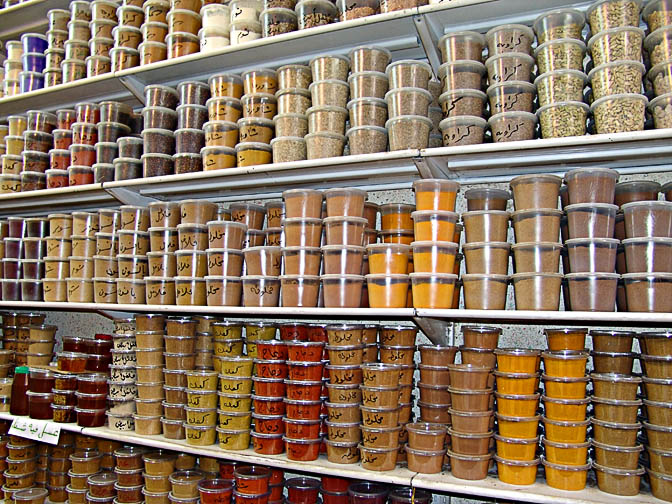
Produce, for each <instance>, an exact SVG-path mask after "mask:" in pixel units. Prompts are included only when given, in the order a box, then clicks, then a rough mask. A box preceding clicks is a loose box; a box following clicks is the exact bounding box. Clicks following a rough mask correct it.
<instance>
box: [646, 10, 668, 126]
mask: <svg viewBox="0 0 672 504" xmlns="http://www.w3.org/2000/svg"><path fill="white" fill-rule="evenodd" d="M671 14H672V11H671V10H670V5H669V4H668V3H667V2H665V1H664V0H658V1H656V2H649V3H647V4H646V6H645V7H644V9H642V18H643V20H644V22H645V23H646V24H647V25H648V27H649V36H648V37H647V38H646V39H645V40H644V46H645V47H646V48H647V51H650V52H649V58H650V59H651V69H650V70H649V73H648V74H647V77H648V79H649V81H651V84H652V85H653V93H654V95H655V98H654V99H652V100H651V103H649V111H650V112H651V115H653V124H654V126H655V127H656V128H669V127H670V120H671V118H672V116H670V110H669V104H670V98H671V95H670V93H672V74H671V73H670V63H671V62H670V54H669V52H668V50H669V49H668V48H669V47H670V45H669V43H670V42H669V39H668V36H667V34H669V32H670V25H671V24H672V15H671ZM654 35H655V36H654Z"/></svg>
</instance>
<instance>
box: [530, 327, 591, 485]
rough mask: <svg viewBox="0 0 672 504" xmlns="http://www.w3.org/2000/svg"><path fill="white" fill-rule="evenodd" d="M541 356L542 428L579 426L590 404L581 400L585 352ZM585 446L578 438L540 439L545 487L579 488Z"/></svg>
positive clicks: (583, 477)
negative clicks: (567, 440) (563, 440)
mask: <svg viewBox="0 0 672 504" xmlns="http://www.w3.org/2000/svg"><path fill="white" fill-rule="evenodd" d="M547 334H548V333H547ZM578 336H579V338H578V339H579V340H580V338H581V337H582V336H583V334H582V333H579V334H578ZM547 337H548V336H547ZM578 346H580V345H578ZM541 357H542V359H543V361H544V373H545V374H544V389H545V395H544V396H543V397H542V399H543V404H544V422H545V425H547V426H548V425H552V426H554V427H566V426H568V425H567V424H562V425H558V424H557V421H561V422H574V424H571V425H572V426H573V427H575V426H583V425H584V423H585V420H586V418H587V409H588V405H589V404H590V402H591V400H590V397H585V394H586V385H587V383H588V379H587V377H586V376H585V375H586V363H587V361H588V352H586V351H584V350H548V351H546V352H543V353H542V354H541ZM554 422H555V423H554ZM576 431H577V432H582V429H581V428H578V429H576ZM589 445H590V443H589V442H587V441H581V440H579V439H576V440H574V439H572V440H571V441H569V442H559V441H557V442H556V441H551V440H549V439H546V438H545V439H543V446H544V457H542V459H541V461H542V464H543V465H544V468H545V472H546V483H547V484H548V486H550V487H552V488H558V489H561V490H581V489H583V488H584V487H585V485H586V478H587V474H588V470H589V469H590V460H589V459H588V446H589Z"/></svg>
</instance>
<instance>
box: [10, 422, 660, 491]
mask: <svg viewBox="0 0 672 504" xmlns="http://www.w3.org/2000/svg"><path fill="white" fill-rule="evenodd" d="M14 418H16V417H15V416H14V415H11V414H9V413H0V419H3V420H13V419H14ZM59 425H60V426H61V429H62V430H66V431H71V432H77V433H80V434H84V435H87V436H93V437H98V438H103V439H111V440H115V441H121V442H123V443H132V444H139V445H143V446H149V447H152V448H160V449H165V450H173V451H180V452H184V453H191V454H194V455H202V456H206V457H215V458H219V459H224V460H233V461H237V462H244V463H249V464H263V465H267V466H271V467H278V468H281V469H285V470H289V471H296V472H307V473H315V474H316V475H320V474H327V475H331V476H339V477H343V478H353V479H365V480H369V481H376V482H380V483H387V484H391V485H403V486H413V487H415V488H423V489H427V490H430V491H433V492H447V493H450V494H461V495H464V496H468V497H471V498H473V497H486V498H494V499H498V500H501V499H507V500H513V501H518V502H537V503H542V504H612V503H613V502H614V499H615V498H616V497H615V496H613V495H610V494H606V493H603V492H601V491H599V490H598V489H597V488H594V487H592V486H591V487H588V488H586V489H585V490H582V491H579V492H567V491H562V490H555V489H553V488H551V487H549V486H548V485H546V484H545V483H544V482H543V481H541V480H539V481H537V482H536V483H534V484H533V485H529V486H513V485H507V484H505V483H501V482H500V481H499V480H498V479H497V478H496V476H492V475H490V476H488V478H486V479H484V480H479V481H467V480H460V479H458V478H455V477H454V476H452V475H451V474H450V473H449V472H445V471H444V472H442V473H440V474H420V473H416V472H412V471H409V470H408V469H406V468H402V467H398V468H396V469H394V470H393V471H385V472H375V471H367V470H366V469H363V468H362V467H361V466H360V465H359V464H333V463H331V462H329V461H327V460H326V455H320V457H319V458H318V459H317V460H315V461H313V462H296V461H291V460H288V459H287V458H286V456H285V454H281V455H259V454H257V453H254V451H253V450H252V449H247V450H240V451H226V450H222V449H220V448H219V446H218V445H217V444H214V445H210V446H192V445H188V444H187V443H186V441H184V440H180V441H178V440H170V439H165V438H164V437H163V436H140V435H138V434H135V433H126V432H117V431H113V430H110V429H109V428H107V427H95V428H91V427H79V426H77V425H75V424H66V423H62V424H59ZM618 501H619V502H625V503H644V504H648V503H651V504H655V503H658V502H661V501H659V500H658V499H655V498H654V497H652V496H651V495H650V494H648V493H640V494H639V495H637V496H635V497H621V496H618Z"/></svg>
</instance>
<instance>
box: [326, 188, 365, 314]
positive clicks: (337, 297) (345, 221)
mask: <svg viewBox="0 0 672 504" xmlns="http://www.w3.org/2000/svg"><path fill="white" fill-rule="evenodd" d="M324 196H325V199H326V210H327V218H325V219H324V227H325V230H326V233H325V236H326V243H327V245H337V244H352V245H359V246H361V245H362V244H363V240H364V230H365V226H367V225H368V224H369V222H368V220H367V219H365V218H364V217H363V215H364V208H365V206H364V201H365V200H366V191H362V190H361V189H356V188H334V189H328V190H326V191H325V192H324ZM316 239H317V241H319V235H318V237H316ZM325 270H326V268H325ZM320 279H321V281H322V293H323V298H324V306H325V307H327V308H334V307H342V308H346V307H352V308H354V307H359V306H361V303H362V298H363V296H364V295H365V294H364V288H365V285H364V280H365V277H364V275H361V274H345V275H342V274H334V273H326V271H324V272H323V274H322V276H321V277H320Z"/></svg>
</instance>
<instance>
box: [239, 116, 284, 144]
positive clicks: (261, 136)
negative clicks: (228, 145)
mask: <svg viewBox="0 0 672 504" xmlns="http://www.w3.org/2000/svg"><path fill="white" fill-rule="evenodd" d="M274 130H275V128H274V123H273V121H272V120H271V119H265V118H263V117H246V118H243V119H239V120H238V135H239V138H240V142H241V143H242V142H260V143H265V144H268V143H270V141H271V139H272V138H273V136H274Z"/></svg>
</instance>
